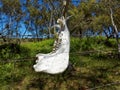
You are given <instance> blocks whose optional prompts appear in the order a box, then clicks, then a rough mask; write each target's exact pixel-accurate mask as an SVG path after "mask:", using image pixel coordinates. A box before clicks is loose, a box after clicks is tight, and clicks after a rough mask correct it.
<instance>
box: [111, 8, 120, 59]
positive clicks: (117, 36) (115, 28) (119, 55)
mask: <svg viewBox="0 0 120 90" xmlns="http://www.w3.org/2000/svg"><path fill="white" fill-rule="evenodd" d="M110 12H111V15H110V16H111V21H112V25H113V27H114V30H115V34H116V41H117V45H118V57H119V58H120V43H119V34H118V30H117V27H116V25H115V22H114V20H113V11H112V9H111V8H110Z"/></svg>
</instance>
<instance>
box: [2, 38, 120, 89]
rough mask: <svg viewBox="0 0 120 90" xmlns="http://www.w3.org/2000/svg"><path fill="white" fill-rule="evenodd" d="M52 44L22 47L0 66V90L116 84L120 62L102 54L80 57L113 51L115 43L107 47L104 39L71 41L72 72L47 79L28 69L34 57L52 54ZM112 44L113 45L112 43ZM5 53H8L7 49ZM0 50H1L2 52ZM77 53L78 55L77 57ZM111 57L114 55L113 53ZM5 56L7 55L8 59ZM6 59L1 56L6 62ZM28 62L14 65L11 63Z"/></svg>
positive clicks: (30, 67) (47, 42) (32, 44)
mask: <svg viewBox="0 0 120 90" xmlns="http://www.w3.org/2000/svg"><path fill="white" fill-rule="evenodd" d="M53 41H54V40H52V39H51V40H45V41H42V42H26V43H22V44H21V46H20V47H19V48H20V53H15V54H14V55H15V56H14V57H11V61H12V62H2V61H3V60H1V62H0V90H85V89H86V88H88V89H90V88H94V87H98V86H102V85H105V84H108V83H113V82H117V81H120V60H119V59H116V58H111V57H110V56H108V54H105V53H98V52H97V53H96V52H95V53H92V54H81V53H80V52H85V51H91V50H92V51H96V50H105V51H106V50H111V49H115V46H116V44H115V40H113V39H111V40H110V41H109V43H112V45H110V46H109V45H107V44H106V43H105V42H104V41H105V39H104V38H97V39H95V38H89V40H88V39H87V38H83V39H78V38H71V50H70V61H71V62H72V64H73V66H74V68H75V70H72V71H69V70H67V71H66V72H64V73H63V74H58V75H50V74H46V73H37V72H35V71H34V70H33V68H32V66H33V65H34V63H35V60H32V58H31V57H34V56H35V55H36V54H37V53H48V52H50V51H51V50H52V46H53ZM113 42H114V43H113ZM7 49H8V50H7V52H6V54H7V53H9V52H10V51H11V48H10V47H7ZM2 50H4V49H2ZM78 52H79V53H78ZM113 55H114V53H113ZM8 56H9V55H8ZM8 56H5V57H6V58H8ZM16 56H17V59H18V58H30V60H27V61H22V60H21V62H15V61H14V59H16ZM97 90H120V84H118V85H110V86H106V87H102V88H98V89H97Z"/></svg>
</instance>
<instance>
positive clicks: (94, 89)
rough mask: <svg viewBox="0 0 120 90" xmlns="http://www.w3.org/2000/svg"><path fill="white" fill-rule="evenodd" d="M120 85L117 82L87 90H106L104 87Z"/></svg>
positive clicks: (119, 82)
mask: <svg viewBox="0 0 120 90" xmlns="http://www.w3.org/2000/svg"><path fill="white" fill-rule="evenodd" d="M119 84H120V81H117V82H113V83H108V84H105V85H102V86H98V87H94V88H90V89H86V90H96V89H99V88H104V87H107V86H111V85H119Z"/></svg>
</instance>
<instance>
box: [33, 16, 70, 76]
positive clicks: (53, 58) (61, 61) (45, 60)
mask: <svg viewBox="0 0 120 90" xmlns="http://www.w3.org/2000/svg"><path fill="white" fill-rule="evenodd" d="M57 22H58V23H59V25H57V26H59V27H60V33H59V35H58V40H56V41H55V43H54V44H55V45H56V48H55V49H54V51H52V52H51V53H48V54H37V55H36V57H38V60H36V64H35V65H34V66H33V68H34V69H35V71H36V72H45V73H49V74H58V73H62V72H64V71H65V70H66V69H67V67H68V65H69V49H70V36H69V31H68V28H67V24H66V20H65V18H64V17H62V18H60V19H58V20H57Z"/></svg>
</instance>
